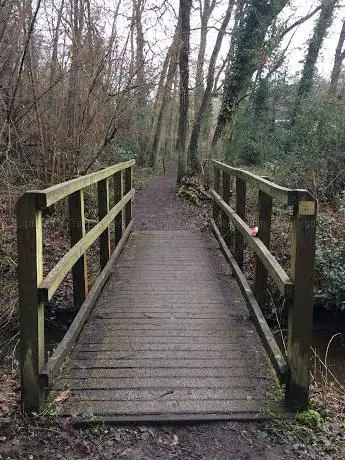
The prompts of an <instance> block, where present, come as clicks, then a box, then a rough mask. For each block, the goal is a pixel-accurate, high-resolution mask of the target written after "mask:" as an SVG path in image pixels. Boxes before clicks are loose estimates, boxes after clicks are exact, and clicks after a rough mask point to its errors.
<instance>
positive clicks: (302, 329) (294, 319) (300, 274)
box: [286, 191, 317, 410]
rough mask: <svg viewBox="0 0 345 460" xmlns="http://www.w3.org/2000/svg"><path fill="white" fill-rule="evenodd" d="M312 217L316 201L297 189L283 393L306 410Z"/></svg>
mask: <svg viewBox="0 0 345 460" xmlns="http://www.w3.org/2000/svg"><path fill="white" fill-rule="evenodd" d="M316 217H317V201H316V200H315V199H314V197H313V196H312V195H310V194H309V193H306V192H304V191H300V192H299V202H298V204H297V205H296V207H295V209H294V223H293V243H292V249H291V277H292V278H293V279H294V281H295V292H294V298H293V302H292V303H291V305H290V308H289V312H288V314H289V319H288V347H287V348H288V361H289V365H290V369H291V375H290V380H289V382H288V385H287V393H286V395H287V402H288V404H289V406H290V407H291V408H292V409H294V410H304V409H307V408H308V403H309V382H310V366H311V360H310V355H311V352H310V351H311V338H312V323H313V290H314V262H315V240H316Z"/></svg>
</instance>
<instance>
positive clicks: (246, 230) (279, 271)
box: [211, 190, 294, 298]
mask: <svg viewBox="0 0 345 460" xmlns="http://www.w3.org/2000/svg"><path fill="white" fill-rule="evenodd" d="M211 194H212V196H213V198H214V200H215V201H216V202H217V203H218V205H219V207H220V208H221V209H222V210H223V211H224V212H225V213H226V214H227V216H228V217H229V218H230V220H231V221H232V223H233V224H234V226H235V228H236V229H237V230H239V231H240V232H241V233H242V235H243V236H244V239H245V242H246V244H247V245H248V246H250V247H251V248H252V249H253V251H254V252H255V254H256V255H257V256H258V257H259V259H260V261H261V262H262V263H263V265H264V267H265V268H266V269H267V271H268V274H269V275H270V277H271V278H272V280H273V281H274V282H275V284H276V286H277V287H278V289H279V292H280V293H281V295H282V296H284V297H288V298H291V297H292V296H293V292H294V282H293V281H292V280H291V279H290V277H289V276H288V275H287V273H286V272H285V271H284V270H283V268H282V267H281V265H280V264H279V263H278V261H277V259H276V258H275V257H274V256H273V255H272V254H271V253H270V251H269V250H268V249H267V247H266V246H265V245H264V243H263V242H262V241H261V240H260V239H259V238H253V237H252V235H251V229H250V227H249V226H248V225H247V224H246V222H244V221H243V220H242V219H241V218H240V217H239V216H238V215H237V213H236V212H235V211H234V210H233V209H232V208H231V207H230V206H229V205H228V204H226V203H225V202H224V201H223V200H222V199H221V197H220V196H219V195H218V194H217V193H216V192H215V191H214V190H211Z"/></svg>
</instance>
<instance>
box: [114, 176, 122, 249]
mask: <svg viewBox="0 0 345 460" xmlns="http://www.w3.org/2000/svg"><path fill="white" fill-rule="evenodd" d="M122 198H123V171H119V172H118V173H116V174H114V203H115V204H117V203H118V202H119V201H121V199H122ZM123 216H124V210H122V211H121V212H120V213H119V214H118V215H117V216H116V217H115V246H116V245H117V243H118V242H119V241H120V240H121V238H122V233H123V222H124V219H123Z"/></svg>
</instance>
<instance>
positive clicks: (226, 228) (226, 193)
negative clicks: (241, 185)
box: [222, 171, 230, 244]
mask: <svg viewBox="0 0 345 460" xmlns="http://www.w3.org/2000/svg"><path fill="white" fill-rule="evenodd" d="M223 200H224V201H225V203H226V204H229V203H230V175H229V174H228V173H226V172H225V171H223ZM222 223H223V238H224V241H225V242H226V243H227V244H229V243H230V225H229V224H230V222H229V218H228V217H227V215H226V214H225V213H223V216H222Z"/></svg>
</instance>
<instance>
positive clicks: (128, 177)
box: [124, 168, 133, 227]
mask: <svg viewBox="0 0 345 460" xmlns="http://www.w3.org/2000/svg"><path fill="white" fill-rule="evenodd" d="M124 175H125V178H124V179H125V184H124V185H125V193H128V192H129V190H131V189H132V168H127V169H126V170H125V171H124ZM132 212H133V211H132V200H130V201H129V202H128V203H127V204H126V206H125V226H126V227H127V225H128V224H129V222H130V221H131V220H132Z"/></svg>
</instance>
